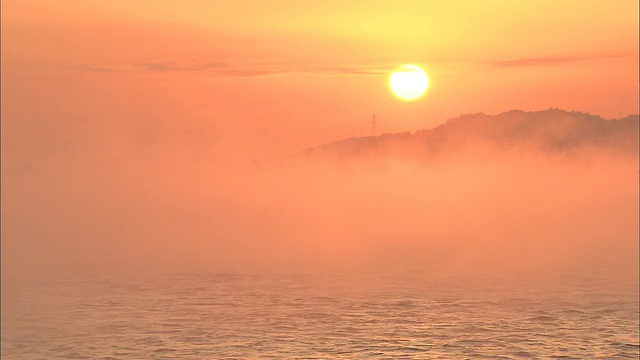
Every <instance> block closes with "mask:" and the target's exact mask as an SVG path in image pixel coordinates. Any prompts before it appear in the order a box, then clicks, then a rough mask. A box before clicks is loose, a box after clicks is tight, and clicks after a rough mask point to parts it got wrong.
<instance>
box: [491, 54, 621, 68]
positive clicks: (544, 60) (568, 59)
mask: <svg viewBox="0 0 640 360" xmlns="http://www.w3.org/2000/svg"><path fill="white" fill-rule="evenodd" d="M628 56H631V55H629V54H615V55H595V56H594V55H590V56H549V57H531V58H521V59H511V60H499V61H489V62H485V63H483V64H484V65H490V66H495V67H521V66H556V65H564V64H568V63H575V62H581V61H592V60H604V59H616V58H624V57H628Z"/></svg>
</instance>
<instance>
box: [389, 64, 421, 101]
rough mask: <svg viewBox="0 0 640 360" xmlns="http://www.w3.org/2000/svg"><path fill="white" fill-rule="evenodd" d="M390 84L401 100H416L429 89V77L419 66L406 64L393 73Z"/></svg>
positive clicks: (392, 90)
mask: <svg viewBox="0 0 640 360" xmlns="http://www.w3.org/2000/svg"><path fill="white" fill-rule="evenodd" d="M389 86H390V87H391V92H393V95H395V96H396V97H398V98H399V99H400V100H404V101H414V100H417V99H419V98H420V97H421V96H422V95H424V93H425V92H426V91H427V87H428V86H429V78H428V77H427V74H426V73H425V72H424V71H423V70H422V69H421V68H420V67H419V66H416V65H411V64H405V65H402V66H400V67H398V68H397V69H395V70H394V71H393V73H391V76H390V77H389Z"/></svg>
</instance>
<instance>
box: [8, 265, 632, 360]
mask: <svg viewBox="0 0 640 360" xmlns="http://www.w3.org/2000/svg"><path fill="white" fill-rule="evenodd" d="M3 290H4V291H3V294H2V359H6V360H11V359H623V358H629V359H634V358H636V359H637V358H638V356H639V352H638V282H637V278H633V280H629V281H626V282H625V281H612V280H611V279H607V278H580V277H575V276H574V277H564V278H563V277H557V278H551V279H550V278H545V279H537V280H535V279H526V278H522V279H520V278H508V279H507V278H505V279H497V278H491V279H489V278H487V279H482V278H476V279H469V278H461V277H457V278H456V277H438V276H435V275H433V274H388V273H370V274H360V275H353V274H352V275H344V274H342V275H340V274H334V275H326V274H325V275H290V274H289V275H273V274H271V275H246V274H245V275H239V274H178V275H170V276H168V275H165V276H160V275H156V276H139V277H118V278H116V277H113V278H109V277H106V278H105V277H102V278H96V277H86V278H83V277H75V278H68V279H64V280H57V281H46V282H37V283H31V284H29V285H21V286H11V287H9V286H7V287H3Z"/></svg>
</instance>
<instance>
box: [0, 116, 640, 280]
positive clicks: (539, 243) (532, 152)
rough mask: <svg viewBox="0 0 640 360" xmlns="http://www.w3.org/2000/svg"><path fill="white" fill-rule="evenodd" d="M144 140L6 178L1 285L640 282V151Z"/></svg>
mask: <svg viewBox="0 0 640 360" xmlns="http://www.w3.org/2000/svg"><path fill="white" fill-rule="evenodd" d="M636 122H637V121H636ZM636 128H637V125H636ZM459 137H461V136H459ZM631 138H632V139H633V135H632V137H631ZM635 141H636V143H637V136H636V140H635ZM404 143H406V142H404ZM135 144H136V143H131V144H129V145H127V144H126V143H125V144H119V145H118V148H119V149H120V150H118V151H115V152H113V153H111V154H106V153H104V154H92V156H89V155H87V154H74V153H69V154H66V157H65V156H59V157H56V158H54V159H52V160H50V162H49V163H48V164H47V165H46V166H42V167H40V168H38V169H32V170H30V171H23V172H15V171H11V172H9V171H7V173H6V175H5V179H4V180H3V181H4V183H3V185H4V186H5V189H11V191H10V192H5V194H4V195H5V198H4V200H3V205H4V206H3V220H4V224H3V225H5V226H4V229H3V246H4V248H3V250H4V251H5V255H3V279H5V278H6V279H7V280H8V281H12V280H18V279H20V278H22V277H25V278H27V277H30V276H35V277H38V276H44V275H46V276H50V275H55V274H60V275H62V274H77V273H90V274H108V273H119V272H124V273H125V274H126V273H129V272H132V273H136V272H144V273H149V272H151V273H154V272H161V273H168V272H188V271H212V272H223V273H234V272H242V273H261V272H285V273H309V272H325V271H330V272H333V271H346V272H359V271H380V270H384V271H392V270H402V271H404V270H426V271H437V272H439V273H441V272H443V273H467V274H474V275H487V276H489V275H499V274H505V273H509V274H521V275H535V276H543V275H546V274H554V273H556V272H572V273H576V274H583V275H588V274H601V273H610V272H611V273H615V274H617V275H620V276H622V275H628V276H631V277H637V275H636V272H635V271H634V269H636V268H637V266H638V256H637V254H638V243H637V236H638V227H637V217H638V210H637V199H638V173H637V162H638V157H637V152H635V151H629V150H626V151H612V150H611V148H612V147H611V146H604V147H602V146H600V147H596V146H594V145H589V143H588V144H587V146H581V147H580V148H577V149H574V150H572V151H571V152H570V153H567V152H560V151H554V152H548V151H540V150H539V149H531V148H513V147H512V148H505V147H495V148H494V147H488V146H487V143H486V141H484V142H483V141H480V140H474V139H472V140H469V141H467V142H466V144H465V146H464V147H460V148H456V149H450V150H447V151H446V152H444V153H442V152H441V153H439V154H437V156H424V155H421V154H420V153H417V155H415V154H414V155H411V156H410V155H407V153H403V154H398V153H397V151H396V152H394V151H391V150H390V149H397V148H399V146H398V145H394V146H390V147H388V148H378V149H376V150H375V151H364V152H363V153H361V154H356V155H352V154H348V155H347V156H342V155H341V156H333V155H332V152H331V151H332V150H331V149H329V150H327V151H326V152H325V154H324V155H323V156H310V155H306V154H299V155H298V154H296V155H294V156H289V157H274V158H270V159H268V158H267V159H264V158H263V159H257V160H255V161H252V162H249V161H247V160H248V159H249V158H246V157H244V156H243V154H239V153H235V154H234V153H231V152H225V151H224V150H225V148H220V149H218V150H219V151H221V152H220V154H221V156H213V157H211V158H210V159H205V158H196V157H195V156H196V155H195V154H197V152H189V151H186V149H188V148H187V146H188V145H187V144H188V143H185V145H182V146H178V147H177V148H176V149H174V151H171V152H170V153H166V152H159V151H158V152H156V151H142V150H140V149H138V148H136V146H137V145H135ZM400 144H403V142H400ZM227 149H228V148H227ZM178 150H182V151H178ZM365 150H366V148H365ZM412 151H413V150H412ZM617 275H616V276H617Z"/></svg>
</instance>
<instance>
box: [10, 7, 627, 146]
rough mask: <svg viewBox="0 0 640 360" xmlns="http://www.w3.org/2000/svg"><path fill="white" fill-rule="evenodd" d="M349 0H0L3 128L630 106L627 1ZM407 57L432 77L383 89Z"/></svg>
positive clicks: (317, 129)
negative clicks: (413, 94)
mask: <svg viewBox="0 0 640 360" xmlns="http://www.w3.org/2000/svg"><path fill="white" fill-rule="evenodd" d="M347 3H348V4H345V2H343V1H287V0H280V1H265V2H260V3H259V4H258V3H256V2H254V1H203V0H189V1H160V2H158V1H151V0H146V1H145V0H127V1H107V2H87V1H82V0H77V1H73V0H56V1H48V0H25V1H15V0H13V1H12V0H8V1H3V3H2V44H3V45H2V75H3V83H2V85H3V90H4V91H3V94H2V100H3V105H4V106H3V110H2V115H3V125H4V126H6V127H7V128H8V130H10V131H11V130H12V129H13V128H14V126H15V127H16V131H21V129H22V127H23V126H31V125H28V123H30V122H36V123H37V122H42V121H44V120H42V118H44V117H47V118H49V119H50V120H49V121H51V123H50V124H47V125H44V126H48V127H50V128H51V131H54V132H58V131H59V132H64V133H65V136H66V137H67V138H68V137H73V136H80V135H78V134H75V135H74V133H73V132H74V131H76V132H77V131H80V130H78V129H77V128H78V127H84V128H85V130H86V131H87V132H92V133H95V134H94V135H96V136H98V137H99V136H100V135H98V134H101V133H103V132H104V131H108V129H102V127H109V126H112V127H118V126H120V127H129V126H132V125H131V124H127V121H130V122H131V123H136V122H144V121H145V119H147V120H148V121H149V122H150V123H149V124H146V125H140V126H142V127H152V128H161V127H168V128H171V129H174V128H180V129H182V130H183V131H185V132H193V133H198V134H202V133H203V132H204V133H206V132H211V133H212V134H213V133H215V134H216V136H217V138H218V140H219V141H222V139H223V138H226V137H225V134H229V133H234V134H236V133H240V134H246V139H247V143H251V144H253V145H258V146H257V147H258V148H260V149H261V150H256V152H258V153H262V152H263V149H267V148H268V149H271V150H273V151H274V152H275V153H286V152H289V151H297V150H299V149H302V148H306V147H309V146H313V145H316V144H318V143H323V142H326V141H333V140H337V139H341V138H345V137H350V136H362V135H368V134H369V132H370V127H369V124H368V122H369V119H370V117H371V115H372V114H374V113H375V114H376V115H377V116H378V117H379V119H380V124H379V131H380V132H401V131H415V130H419V129H423V128H431V127H433V126H436V125H438V124H440V123H442V122H444V121H445V120H446V119H447V118H450V117H455V116H458V115H459V114H464V113H476V112H485V113H489V114H492V113H498V112H503V111H507V110H510V109H523V110H539V109H546V108H548V107H559V108H564V109H568V110H580V111H586V112H591V113H595V114H599V115H602V116H604V117H617V116H619V115H623V116H624V115H627V114H629V113H637V109H638V70H637V65H638V32H637V30H638V17H637V14H638V5H637V2H635V1H614V2H610V3H607V4H606V6H605V5H603V3H602V2H601V1H598V0H591V1H583V0H581V1H568V0H566V1H551V0H549V1H547V0H544V1H542V0H536V1H519V2H510V1H483V2H474V1H429V2H425V1H394V2H389V1H349V2H347ZM402 63H416V64H419V65H422V66H423V67H424V68H425V70H426V71H427V73H428V74H429V76H430V88H429V90H428V93H427V95H426V96H425V97H424V98H422V99H421V100H420V101H417V102H414V103H403V102H401V101H399V100H397V99H395V98H394V97H393V96H392V95H391V94H390V92H389V91H388V88H387V83H386V79H387V76H388V73H389V71H390V70H392V69H393V68H395V67H396V66H397V65H399V64H402ZM35 99H38V101H34V100H35ZM126 118H130V119H131V120H126ZM29 119H31V120H29ZM36 119H38V120H36ZM81 119H85V120H81ZM89 119H91V120H89ZM109 119H111V120H109ZM83 121H88V122H89V123H85V124H84V125H83V124H81V123H82V122H83ZM119 122H124V123H122V124H119ZM154 122H155V123H157V124H154ZM18 123H21V124H18ZM33 126H41V125H40V124H34V125H33ZM65 127H68V128H65ZM134 127H135V125H134ZM98 128H101V129H100V130H98ZM93 130H95V131H93ZM211 136H213V135H211ZM228 141H229V142H233V143H234V144H235V143H236V141H237V140H235V138H234V139H229V140H228ZM242 147H243V148H246V146H242Z"/></svg>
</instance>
